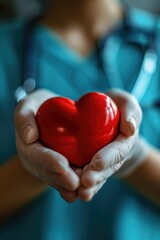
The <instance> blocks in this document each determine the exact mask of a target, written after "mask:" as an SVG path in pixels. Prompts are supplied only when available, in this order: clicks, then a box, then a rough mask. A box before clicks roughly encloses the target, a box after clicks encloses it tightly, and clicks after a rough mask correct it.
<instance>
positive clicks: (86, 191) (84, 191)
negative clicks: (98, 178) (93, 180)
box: [78, 180, 106, 202]
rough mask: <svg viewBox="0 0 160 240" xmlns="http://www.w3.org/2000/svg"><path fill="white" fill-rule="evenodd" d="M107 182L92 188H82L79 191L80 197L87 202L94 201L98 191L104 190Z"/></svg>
mask: <svg viewBox="0 0 160 240" xmlns="http://www.w3.org/2000/svg"><path fill="white" fill-rule="evenodd" d="M105 182H106V180H105V181H103V182H101V183H99V184H97V185H96V186H93V187H92V188H85V187H81V188H80V189H79V190H78V197H79V198H80V199H81V200H82V201H85V202H89V201H91V200H92V199H93V197H94V196H95V195H96V194H97V193H98V191H99V190H100V189H101V188H102V186H103V185H104V184H105Z"/></svg>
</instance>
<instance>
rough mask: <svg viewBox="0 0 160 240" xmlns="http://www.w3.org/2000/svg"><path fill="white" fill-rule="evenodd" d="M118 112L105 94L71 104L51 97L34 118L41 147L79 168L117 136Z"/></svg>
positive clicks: (66, 100)
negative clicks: (57, 153)
mask: <svg viewBox="0 0 160 240" xmlns="http://www.w3.org/2000/svg"><path fill="white" fill-rule="evenodd" d="M119 119H120V112H119V110H118V108H117V107H116V105H115V103H114V102H113V101H112V100H111V98H110V97H108V96H107V95H105V94H102V93H96V92H93V93H88V94H86V95H84V96H83V97H81V98H80V99H79V100H78V101H76V102H74V101H72V100H70V99H68V98H63V97H54V98H51V99H48V100H47V101H46V102H44V103H43V104H42V105H41V107H40V109H39V110H38V113H37V115H36V120H37V124H38V127H39V132H40V141H41V142H42V144H43V145H44V146H46V147H48V148H50V149H52V150H54V151H57V152H59V153H61V154H62V155H64V156H65V157H66V158H67V159H68V161H69V162H70V163H71V165H74V166H78V167H83V166H84V165H86V164H87V163H88V162H90V161H91V159H92V157H93V155H94V154H95V153H96V152H97V151H98V150H99V149H101V148H102V147H104V146H105V145H106V144H108V143H109V142H111V141H112V140H113V139H114V138H115V137H116V136H117V134H118V128H119Z"/></svg>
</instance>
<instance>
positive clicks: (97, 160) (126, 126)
mask: <svg viewBox="0 0 160 240" xmlns="http://www.w3.org/2000/svg"><path fill="white" fill-rule="evenodd" d="M107 95H109V96H110V97H111V98H112V99H113V100H114V102H115V103H116V104H117V106H118V108H119V110H120V112H121V120H120V130H119V134H118V136H117V138H116V139H115V140H114V141H113V142H111V143H110V144H108V145H107V146H105V147H104V148H102V149H101V150H100V151H98V152H97V153H96V154H95V156H94V157H93V159H92V161H91V162H90V163H89V164H88V165H86V166H85V167H84V169H83V171H82V173H81V186H80V188H79V190H78V196H79V198H80V199H81V200H83V201H90V200H91V199H92V198H93V197H94V195H95V194H96V193H97V192H98V191H99V190H100V188H101V187H102V186H103V185H104V183H105V182H106V181H107V179H108V178H109V177H110V176H111V175H113V174H114V173H116V172H117V171H118V170H119V169H120V168H121V169H120V171H121V172H120V173H121V175H122V176H123V172H124V174H125V173H126V172H127V173H128V172H130V171H132V170H133V169H134V168H135V166H136V165H138V163H139V162H141V160H142V159H143V158H144V151H143V147H141V144H140V139H139V133H138V129H139V126H140V123H141V120H142V111H141V108H140V107H139V104H138V102H137V100H136V98H135V97H133V96H132V95H131V94H128V93H126V92H124V91H121V90H112V91H110V92H107ZM124 163H125V164H124ZM123 164H124V166H123V167H122V165H123ZM125 165H126V166H125Z"/></svg>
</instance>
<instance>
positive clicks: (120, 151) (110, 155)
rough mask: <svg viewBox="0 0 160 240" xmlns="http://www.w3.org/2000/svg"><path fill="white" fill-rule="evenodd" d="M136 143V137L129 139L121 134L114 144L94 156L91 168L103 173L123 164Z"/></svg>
mask: <svg viewBox="0 0 160 240" xmlns="http://www.w3.org/2000/svg"><path fill="white" fill-rule="evenodd" d="M135 141H136V137H135V136H132V137H128V138H127V137H125V136H124V135H123V134H119V135H118V137H117V138H116V139H115V140H114V142H112V143H110V144H108V145H107V146H105V147H104V148H102V149H101V150H100V151H98V152H97V153H96V154H95V155H94V157H93V159H92V161H91V163H90V164H91V166H92V167H93V168H94V169H96V170H98V171H102V170H105V169H107V168H110V167H112V166H114V165H116V164H117V163H119V162H122V161H123V160H125V158H126V157H127V155H128V154H129V153H130V151H131V149H132V148H133V145H134V143H135Z"/></svg>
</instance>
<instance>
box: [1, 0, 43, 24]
mask: <svg viewBox="0 0 160 240" xmlns="http://www.w3.org/2000/svg"><path fill="white" fill-rule="evenodd" d="M45 2H46V0H0V19H1V20H3V19H8V18H13V17H17V18H23V17H30V16H33V15H35V14H39V12H40V11H41V8H42V5H43V4H44V3H45Z"/></svg>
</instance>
